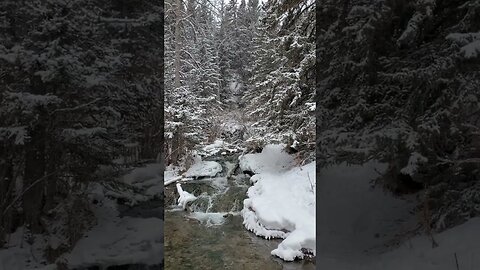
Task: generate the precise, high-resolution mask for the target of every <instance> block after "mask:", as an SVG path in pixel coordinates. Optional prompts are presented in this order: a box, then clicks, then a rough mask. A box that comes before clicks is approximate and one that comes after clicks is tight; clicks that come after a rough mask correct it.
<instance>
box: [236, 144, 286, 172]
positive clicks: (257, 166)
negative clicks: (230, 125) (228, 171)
mask: <svg viewBox="0 0 480 270" xmlns="http://www.w3.org/2000/svg"><path fill="white" fill-rule="evenodd" d="M284 148H285V145H284V144H269V145H266V146H265V147H264V148H263V150H262V152H261V153H257V154H246V155H243V156H240V157H239V165H240V168H241V169H242V171H251V172H253V173H263V172H285V171H287V170H288V169H290V168H292V167H293V165H294V159H293V157H292V156H290V155H289V154H288V153H286V152H285V151H283V149H284Z"/></svg>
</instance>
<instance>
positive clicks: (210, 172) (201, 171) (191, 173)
mask: <svg viewBox="0 0 480 270" xmlns="http://www.w3.org/2000/svg"><path fill="white" fill-rule="evenodd" d="M221 171H222V165H220V163H218V162H215V161H199V162H197V163H195V164H193V165H192V167H190V168H189V169H188V170H187V171H186V172H185V173H184V175H185V177H194V178H196V177H214V176H215V175H217V173H219V172H221Z"/></svg>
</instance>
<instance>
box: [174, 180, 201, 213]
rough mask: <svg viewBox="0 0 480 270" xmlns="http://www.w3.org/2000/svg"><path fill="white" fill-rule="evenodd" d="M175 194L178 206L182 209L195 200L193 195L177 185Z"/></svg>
mask: <svg viewBox="0 0 480 270" xmlns="http://www.w3.org/2000/svg"><path fill="white" fill-rule="evenodd" d="M177 192H178V195H180V197H179V198H178V205H179V206H181V207H182V208H183V209H186V208H187V204H188V203H189V202H193V201H195V200H196V199H197V197H195V196H194V195H193V194H191V193H189V192H187V191H185V190H183V189H182V185H180V183H177Z"/></svg>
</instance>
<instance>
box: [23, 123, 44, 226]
mask: <svg viewBox="0 0 480 270" xmlns="http://www.w3.org/2000/svg"><path fill="white" fill-rule="evenodd" d="M45 133H46V132H45V127H44V125H42V124H40V123H39V124H37V125H36V126H35V127H33V128H32V130H31V131H30V133H29V135H30V140H29V141H28V142H27V143H26V145H25V174H24V181H23V191H24V194H23V211H24V215H25V224H26V225H27V226H29V228H30V230H31V231H32V232H33V233H40V232H42V226H41V223H40V214H41V211H42V208H43V207H42V205H43V203H42V199H43V195H44V186H45V181H46V180H42V181H39V182H37V183H35V182H36V181H37V180H39V179H41V178H42V177H44V176H45ZM34 183H35V184H34Z"/></svg>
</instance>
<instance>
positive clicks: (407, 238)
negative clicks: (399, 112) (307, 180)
mask: <svg viewBox="0 0 480 270" xmlns="http://www.w3.org/2000/svg"><path fill="white" fill-rule="evenodd" d="M385 168H386V166H384V165H383V164H379V163H376V162H373V161H370V162H368V163H366V164H363V165H362V166H358V165H352V166H347V165H346V164H340V165H336V166H332V167H329V168H325V169H323V170H321V171H320V175H319V176H318V183H319V187H318V190H319V196H318V200H319V201H318V206H319V208H318V209H317V211H318V217H319V218H318V225H319V227H318V229H317V230H318V231H317V234H318V246H319V252H318V257H317V264H318V269H336V270H351V269H358V270H362V269H365V270H384V269H389V270H430V269H431V270H434V269H435V270H447V269H463V270H473V269H479V267H480V260H479V258H478V254H480V242H479V241H478V239H480V230H479V229H478V228H480V219H479V218H474V219H471V220H470V221H468V222H467V223H465V224H463V225H461V226H458V227H454V228H452V229H450V230H447V231H444V232H442V233H440V234H436V235H434V236H433V237H434V239H435V241H436V242H437V243H438V244H439V246H438V247H435V248H432V241H431V239H430V237H428V236H427V235H424V234H422V233H421V231H417V232H418V233H416V234H415V233H412V232H413V231H415V229H416V228H417V224H418V218H417V217H416V215H415V214H414V207H415V204H416V201H415V200H416V199H415V196H414V195H410V196H407V197H402V198H399V197H393V196H392V195H390V194H389V193H386V192H384V191H383V190H382V189H381V188H379V187H372V185H371V183H370V181H371V180H372V179H374V178H376V177H377V176H378V173H377V172H376V171H382V170H384V169H385ZM472 239H477V240H474V241H472ZM455 256H456V257H457V260H458V268H457V266H456V259H455Z"/></svg>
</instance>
